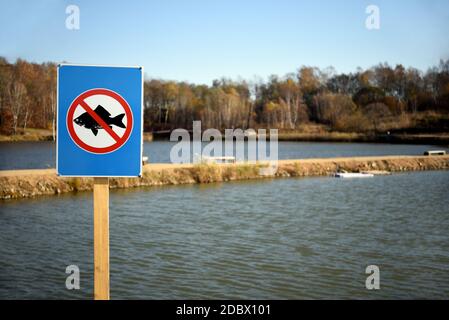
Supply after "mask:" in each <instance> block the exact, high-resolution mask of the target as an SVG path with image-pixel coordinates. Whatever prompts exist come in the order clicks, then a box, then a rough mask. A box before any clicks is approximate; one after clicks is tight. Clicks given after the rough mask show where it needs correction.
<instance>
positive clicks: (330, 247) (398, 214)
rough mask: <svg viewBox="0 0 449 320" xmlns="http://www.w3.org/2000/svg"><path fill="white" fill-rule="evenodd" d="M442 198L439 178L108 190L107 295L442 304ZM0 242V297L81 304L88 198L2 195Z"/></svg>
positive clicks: (445, 175) (86, 276)
mask: <svg viewBox="0 0 449 320" xmlns="http://www.w3.org/2000/svg"><path fill="white" fill-rule="evenodd" d="M374 147H375V146H374ZM448 190H449V172H447V171H446V172H442V171H434V172H419V173H406V174H397V175H392V176H379V177H375V178H373V179H354V180H344V179H333V178H326V177H323V178H304V179H299V178H298V179H296V178H290V179H275V180H264V181H248V182H232V183H223V184H211V185H186V186H165V187H151V188H142V189H134V190H111V206H110V229H111V251H110V252H111V298H112V299H119V298H123V299H126V298H140V299H175V298H182V299H197V298H210V299H221V298H226V299H238V298H243V299H256V298H257V299H266V298H273V299H309V298H342V299H345V298H361V299H364V298H366V299H371V298H381V299H383V298H398V299H405V298H436V299H443V298H444V299H448V298H449V232H448V230H449V197H448ZM0 244H1V245H0V299H5V298H8V299H10V298H50V299H59V298H74V299H89V298H91V297H92V280H93V279H92V269H93V256H92V254H93V246H92V199H91V193H89V192H87V193H78V194H65V195H61V196H52V197H41V198H36V199H28V200H13V201H3V202H2V203H1V211H0ZM71 264H75V265H77V266H79V268H80V271H81V289H80V290H79V291H68V290H66V289H65V277H66V276H67V275H66V274H65V268H66V266H67V265H71ZM371 264H374V265H377V266H379V268H380V281H381V282H380V284H381V289H380V290H378V291H368V290H366V289H365V279H366V277H367V275H366V274H365V268H366V266H367V265H371Z"/></svg>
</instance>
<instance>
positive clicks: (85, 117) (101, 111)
mask: <svg viewBox="0 0 449 320" xmlns="http://www.w3.org/2000/svg"><path fill="white" fill-rule="evenodd" d="M94 112H95V113H96V114H97V115H98V116H99V117H100V118H101V119H103V121H104V122H106V124H107V125H108V126H109V128H111V129H112V125H115V126H117V127H120V128H126V126H125V125H124V124H123V122H122V120H123V117H124V116H125V114H124V113H122V114H119V115H118V116H115V117H113V118H111V114H110V113H109V112H108V111H107V110H106V109H105V108H103V107H102V106H101V105H98V106H97V107H96V108H95V110H94ZM73 121H74V122H75V123H76V124H77V125H79V126H81V127H85V128H86V129H90V130H92V133H93V134H94V135H95V136H96V135H97V134H98V130H99V129H103V127H102V126H100V125H99V124H98V123H97V121H95V119H94V118H92V116H91V115H90V114H89V113H88V112H84V113H83V114H82V115H80V116H79V117H78V118H76V119H74V120H73Z"/></svg>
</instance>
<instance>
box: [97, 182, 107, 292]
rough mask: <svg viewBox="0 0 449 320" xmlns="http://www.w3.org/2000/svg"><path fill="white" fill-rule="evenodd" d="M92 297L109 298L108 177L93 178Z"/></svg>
mask: <svg viewBox="0 0 449 320" xmlns="http://www.w3.org/2000/svg"><path fill="white" fill-rule="evenodd" d="M94 299H95V300H109V178H94Z"/></svg>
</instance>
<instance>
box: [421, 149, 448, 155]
mask: <svg viewBox="0 0 449 320" xmlns="http://www.w3.org/2000/svg"><path fill="white" fill-rule="evenodd" d="M445 154H446V151H445V150H429V151H426V152H424V155H425V156H444V155H445Z"/></svg>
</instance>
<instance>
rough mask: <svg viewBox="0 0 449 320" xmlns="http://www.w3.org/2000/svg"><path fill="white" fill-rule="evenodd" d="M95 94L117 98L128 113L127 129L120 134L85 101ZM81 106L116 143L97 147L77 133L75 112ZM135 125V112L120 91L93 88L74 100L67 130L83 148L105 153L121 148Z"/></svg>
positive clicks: (69, 113)
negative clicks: (74, 124)
mask: <svg viewBox="0 0 449 320" xmlns="http://www.w3.org/2000/svg"><path fill="white" fill-rule="evenodd" d="M94 95H105V96H108V97H111V98H112V99H114V100H116V101H117V102H118V103H119V104H120V106H121V107H123V110H124V112H125V114H126V129H125V132H124V133H123V134H122V135H121V136H120V135H118V134H117V133H115V132H114V130H112V128H111V126H109V125H108V124H107V123H106V122H105V121H104V120H103V119H102V118H101V117H100V116H99V115H98V114H96V112H95V111H94V110H93V109H92V108H91V107H90V106H89V105H88V104H87V102H86V101H85V100H86V99H87V98H89V97H91V96H94ZM79 106H81V107H82V108H83V109H84V110H85V112H87V113H88V114H89V115H90V116H91V117H92V118H93V120H94V121H95V122H96V123H97V124H98V125H99V126H101V129H104V130H105V131H106V132H107V133H108V134H109V135H110V136H111V137H112V138H113V139H114V140H115V143H114V144H112V145H109V146H106V147H96V146H91V145H89V144H88V143H86V142H85V141H83V140H82V139H80V137H79V136H78V135H77V133H76V131H75V128H74V126H73V122H74V119H73V118H74V114H75V110H76V109H77V108H78V107H79ZM132 127H133V114H132V111H131V108H130V106H129V104H128V103H127V102H126V100H125V99H123V98H122V96H120V95H119V94H118V93H116V92H114V91H112V90H108V89H92V90H88V91H86V92H83V93H82V94H80V95H79V96H78V97H76V98H75V100H73V102H72V103H71V104H70V107H69V110H68V112H67V130H68V131H69V134H70V137H71V138H72V140H73V141H74V142H75V143H76V144H77V145H78V146H79V147H80V148H81V149H84V150H86V151H88V152H92V153H96V154H104V153H110V152H113V151H115V150H117V149H119V148H120V147H121V146H123V145H124V144H125V143H126V141H128V138H129V136H130V135H131V131H132Z"/></svg>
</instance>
